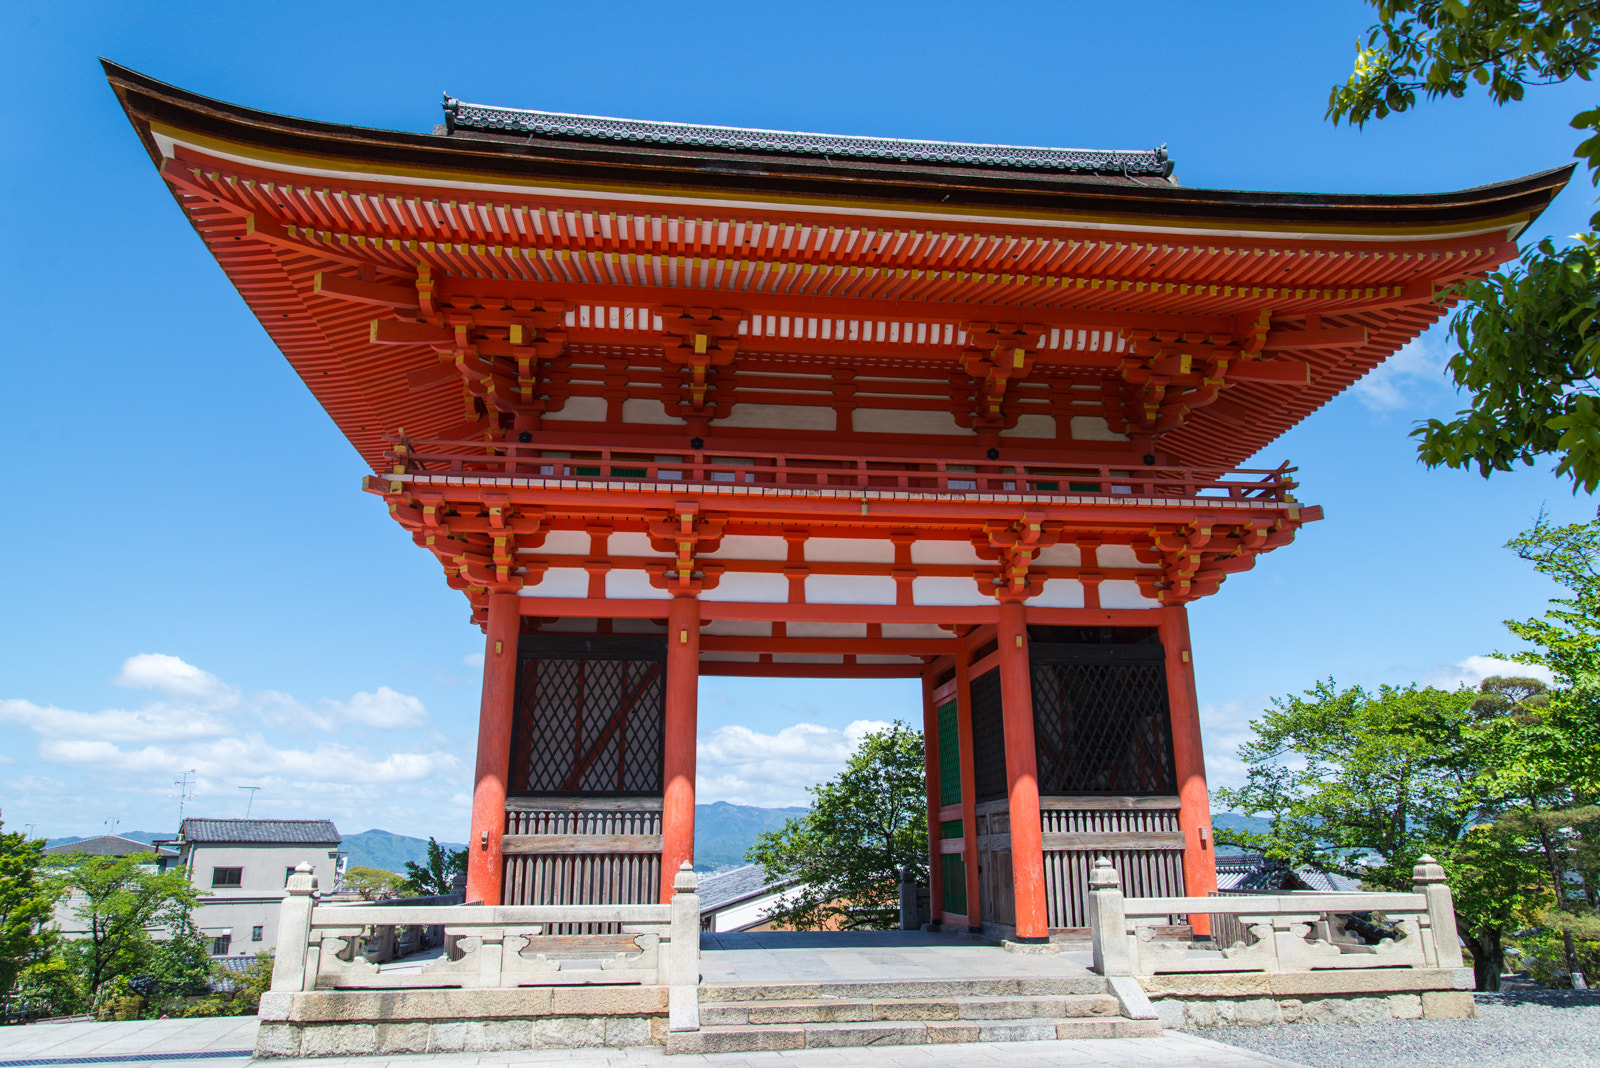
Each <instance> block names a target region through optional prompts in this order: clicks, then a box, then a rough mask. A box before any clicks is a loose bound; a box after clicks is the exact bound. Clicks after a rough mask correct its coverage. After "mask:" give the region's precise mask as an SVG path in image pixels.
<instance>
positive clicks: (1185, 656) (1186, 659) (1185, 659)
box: [1180, 649, 1189, 664]
mask: <svg viewBox="0 0 1600 1068" xmlns="http://www.w3.org/2000/svg"><path fill="white" fill-rule="evenodd" d="M1180 655H1181V656H1182V657H1183V662H1184V663H1185V664H1187V663H1188V662H1189V650H1187V649H1185V650H1184V651H1183V652H1182V653H1181V654H1180Z"/></svg>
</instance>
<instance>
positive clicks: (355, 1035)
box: [300, 1023, 378, 1057]
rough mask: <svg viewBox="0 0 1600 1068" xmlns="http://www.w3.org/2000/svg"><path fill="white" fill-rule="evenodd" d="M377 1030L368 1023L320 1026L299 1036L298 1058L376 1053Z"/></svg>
mask: <svg viewBox="0 0 1600 1068" xmlns="http://www.w3.org/2000/svg"><path fill="white" fill-rule="evenodd" d="M377 1048H378V1035H377V1028H376V1027H375V1026H374V1025H373V1024H369V1023H353V1024H322V1025H320V1026H314V1027H307V1028H306V1029H305V1031H304V1032H303V1033H302V1034H301V1035H300V1056H302V1057H339V1056H360V1055H363V1054H368V1053H375V1052H377Z"/></svg>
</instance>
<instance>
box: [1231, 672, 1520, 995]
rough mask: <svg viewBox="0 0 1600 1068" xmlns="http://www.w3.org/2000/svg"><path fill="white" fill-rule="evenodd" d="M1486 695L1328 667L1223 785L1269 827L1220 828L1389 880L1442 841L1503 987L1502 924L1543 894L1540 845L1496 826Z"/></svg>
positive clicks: (1482, 957) (1443, 857) (1275, 707)
mask: <svg viewBox="0 0 1600 1068" xmlns="http://www.w3.org/2000/svg"><path fill="white" fill-rule="evenodd" d="M1478 696H1479V695H1477V694H1474V693H1473V691H1471V690H1467V689H1462V690H1456V691H1447V690H1439V689H1434V688H1432V687H1427V688H1421V687H1417V686H1406V687H1395V686H1384V687H1381V688H1380V689H1379V690H1378V691H1377V692H1376V693H1369V692H1368V691H1366V690H1365V689H1362V688H1361V687H1359V686H1357V687H1351V688H1348V689H1340V688H1339V687H1338V686H1337V685H1335V684H1334V682H1333V681H1332V680H1331V679H1330V680H1328V681H1325V682H1319V683H1318V684H1317V685H1316V686H1315V687H1314V688H1312V689H1311V690H1308V691H1306V692H1305V694H1304V695H1302V696H1298V697H1289V698H1282V699H1276V700H1274V701H1273V702H1272V707H1271V708H1270V709H1268V710H1267V711H1266V713H1265V714H1264V715H1263V716H1262V717H1261V718H1260V719H1257V720H1253V721H1252V722H1251V724H1250V727H1251V730H1252V732H1253V737H1252V738H1251V740H1250V741H1249V742H1247V743H1245V744H1244V745H1243V746H1241V747H1240V749H1239V756H1240V759H1241V760H1243V761H1244V762H1245V764H1246V765H1247V766H1248V768H1249V771H1248V775H1247V778H1246V782H1245V784H1244V785H1243V786H1241V787H1239V788H1237V789H1228V788H1223V789H1219V790H1217V791H1216V798H1217V802H1218V804H1219V806H1220V807H1222V808H1224V809H1233V810H1235V811H1240V812H1244V813H1246V814H1248V815H1256V814H1259V813H1267V814H1269V816H1270V820H1271V822H1270V826H1269V829H1268V830H1267V831H1265V832H1259V833H1253V832H1242V831H1229V830H1226V829H1219V830H1217V831H1216V832H1215V833H1216V839H1217V841H1218V842H1219V843H1223V844H1229V845H1237V846H1242V847H1244V848H1246V849H1252V850H1259V851H1260V852H1262V853H1263V854H1265V855H1267V856H1271V857H1278V858H1282V859H1286V860H1290V861H1293V862H1297V863H1306V864H1312V865H1315V866H1317V867H1321V868H1324V869H1326V870H1329V871H1335V872H1339V873H1341V874H1344V875H1346V876H1349V877H1351V878H1354V879H1359V880H1360V881H1362V882H1363V883H1366V884H1368V885H1371V886H1375V887H1379V888H1382V889H1386V890H1400V889H1407V888H1409V887H1410V884H1411V869H1412V866H1413V865H1414V864H1415V863H1416V861H1417V858H1418V857H1420V856H1422V855H1423V854H1425V853H1426V854H1432V855H1433V856H1434V857H1437V858H1438V859H1439V860H1440V862H1441V863H1442V864H1444V866H1445V868H1446V870H1447V871H1448V872H1449V873H1450V874H1451V876H1452V882H1451V887H1452V891H1453V892H1454V893H1455V895H1456V899H1455V907H1456V928H1457V931H1458V933H1459V934H1460V935H1461V936H1462V938H1463V939H1465V940H1466V941H1467V943H1468V944H1469V945H1470V946H1471V947H1472V951H1473V958H1474V962H1475V968H1476V972H1477V981H1478V986H1479V989H1486V990H1492V989H1497V988H1498V986H1499V976H1500V973H1501V971H1502V964H1503V953H1502V948H1501V939H1502V936H1503V934H1504V932H1506V931H1508V930H1515V929H1516V928H1517V927H1519V926H1521V925H1522V923H1523V922H1524V920H1525V919H1526V917H1527V916H1529V915H1530V913H1531V911H1532V910H1534V909H1535V908H1536V907H1537V906H1538V905H1539V904H1540V903H1542V901H1543V898H1542V897H1541V896H1540V895H1541V893H1542V890H1541V887H1540V885H1539V882H1538V879H1537V870H1536V868H1535V867H1534V866H1533V860H1532V859H1531V858H1530V856H1529V854H1528V851H1527V850H1526V849H1525V848H1523V847H1522V846H1521V844H1520V843H1519V842H1517V841H1515V840H1508V839H1507V838H1506V837H1505V836H1503V835H1499V834H1496V833H1495V831H1494V828H1493V820H1494V817H1495V815H1496V812H1497V809H1496V804H1497V801H1498V798H1497V797H1496V795H1495V794H1494V792H1493V788H1492V786H1491V783H1490V778H1489V774H1488V773H1489V772H1490V771H1491V770H1492V768H1491V765H1490V763H1489V762H1490V761H1491V760H1492V759H1493V757H1494V755H1495V750H1494V748H1493V746H1491V745H1487V744H1485V740H1484V738H1483V737H1482V736H1481V734H1480V732H1479V731H1478V730H1477V728H1476V722H1477V714H1476V713H1474V711H1473V705H1474V703H1475V701H1476V699H1477V697H1478Z"/></svg>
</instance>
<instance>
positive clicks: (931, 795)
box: [922, 672, 944, 923]
mask: <svg viewBox="0 0 1600 1068" xmlns="http://www.w3.org/2000/svg"><path fill="white" fill-rule="evenodd" d="M933 690H934V678H933V673H932V672H924V673H923V675H922V779H923V783H924V784H925V786H926V788H927V793H928V911H929V912H930V913H931V914H932V917H933V922H934V923H938V922H939V911H940V910H941V909H943V908H944V865H943V862H942V858H941V856H940V854H939V849H940V834H939V822H940V821H939V809H940V807H941V806H940V804H939V795H940V793H941V790H940V786H941V784H940V782H939V709H938V706H937V705H936V704H935V702H934V700H933Z"/></svg>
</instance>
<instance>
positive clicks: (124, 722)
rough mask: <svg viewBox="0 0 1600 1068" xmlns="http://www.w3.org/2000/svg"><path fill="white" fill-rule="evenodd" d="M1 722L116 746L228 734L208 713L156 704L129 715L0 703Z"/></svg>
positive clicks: (126, 712) (51, 735) (114, 710)
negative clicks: (106, 742) (105, 742)
mask: <svg viewBox="0 0 1600 1068" xmlns="http://www.w3.org/2000/svg"><path fill="white" fill-rule="evenodd" d="M0 721H5V722H7V723H15V724H17V725H18V726H22V727H27V728H29V729H31V730H33V731H34V732H35V733H37V734H39V735H41V736H43V737H45V738H106V739H110V740H112V741H117V742H137V741H144V740H146V739H176V738H205V737H211V736H215V735H219V734H223V733H225V732H226V731H227V729H228V727H227V725H226V724H225V723H223V722H222V721H220V720H218V719H217V717H215V716H214V715H212V714H211V713H210V712H209V711H206V710H205V709H201V708H193V707H184V706H182V705H177V706H174V705H166V704H161V703H159V702H157V703H153V704H149V705H146V706H145V707H143V708H141V709H136V710H133V711H129V710H126V709H121V708H108V709H106V710H104V711H102V712H74V711H71V710H70V709H65V708H57V707H55V706H54V705H48V706H40V705H36V704H34V703H33V702H32V701H21V700H16V699H11V700H0Z"/></svg>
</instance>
